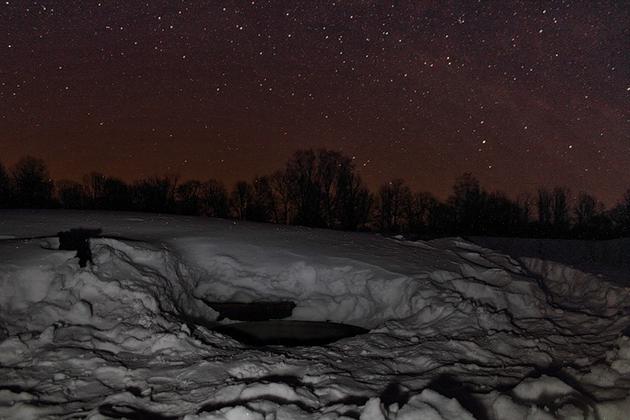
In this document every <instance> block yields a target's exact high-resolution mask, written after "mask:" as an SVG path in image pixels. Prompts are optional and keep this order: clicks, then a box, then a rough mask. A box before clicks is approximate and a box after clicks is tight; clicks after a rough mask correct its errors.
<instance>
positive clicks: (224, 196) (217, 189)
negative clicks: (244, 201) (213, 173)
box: [201, 179, 230, 218]
mask: <svg viewBox="0 0 630 420" xmlns="http://www.w3.org/2000/svg"><path fill="white" fill-rule="evenodd" d="M201 206H202V207H201V208H202V212H203V214H205V215H206V216H210V217H223V218H226V217H229V216H230V206H229V202H228V193H227V190H226V189H225V186H224V185H223V184H222V183H221V182H219V181H217V180H214V179H210V180H208V181H207V182H205V183H204V184H203V188H202V193H201Z"/></svg>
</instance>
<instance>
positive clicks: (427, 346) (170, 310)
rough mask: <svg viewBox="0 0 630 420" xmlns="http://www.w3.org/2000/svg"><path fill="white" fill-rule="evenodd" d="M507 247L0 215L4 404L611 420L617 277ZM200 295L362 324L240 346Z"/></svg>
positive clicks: (624, 342)
mask: <svg viewBox="0 0 630 420" xmlns="http://www.w3.org/2000/svg"><path fill="white" fill-rule="evenodd" d="M77 227H85V228H102V229H103V234H104V236H105V237H104V238H97V239H92V240H91V249H92V254H93V260H94V264H93V265H88V266H87V267H85V268H80V267H79V265H78V263H77V259H76V258H74V257H75V254H76V252H74V251H59V250H57V248H58V240H57V238H56V234H57V232H59V231H63V230H68V229H71V228H77ZM34 237H38V239H28V238H34ZM515 241H518V240H515ZM486 246H491V245H486ZM593 246H595V245H593ZM607 246H609V245H607ZM493 248H497V249H501V248H500V247H498V246H497V247H495V246H493ZM613 248H614V245H613ZM512 255H515V254H514V253H513V254H512ZM518 257H519V258H518V259H515V258H512V257H509V256H507V255H505V254H502V253H501V252H499V251H492V250H490V249H487V248H482V247H481V246H479V245H475V244H473V243H470V242H467V241H464V240H462V239H458V238H452V239H441V240H435V241H430V242H404V241H398V240H394V239H388V238H383V237H381V236H379V235H374V234H359V233H344V232H334V231H325V230H317V229H308V228H299V227H285V226H277V225H259V224H252V223H234V222H231V221H227V220H216V219H205V218H192V217H182V216H164V215H147V214H134V213H98V212H70V211H0V287H1V289H0V290H2V293H1V294H0V340H1V342H0V375H1V378H2V379H0V417H3V418H4V417H9V418H29V417H32V418H37V417H42V416H52V417H55V416H59V417H63V416H78V417H91V418H115V417H119V418H120V417H133V416H135V417H136V418H138V417H142V416H148V415H160V416H164V417H165V418H171V417H172V418H180V417H184V416H186V418H189V419H193V418H207V419H235V418H251V419H257V418H260V419H264V418H274V417H265V416H266V415H267V416H269V415H271V414H272V413H273V414H274V415H275V416H276V417H275V418H277V419H319V418H326V419H338V418H339V419H340V418H359V416H360V418H361V419H418V418H424V417H423V416H426V418H438V419H439V418H445V419H446V418H474V417H476V418H488V419H494V418H497V419H499V418H501V419H503V418H506V419H519V418H522V419H525V418H571V419H580V418H606V419H616V418H618V419H623V418H626V417H625V411H624V410H628V409H630V398H629V390H630V342H629V340H628V338H627V337H625V336H624V335H623V332H624V331H627V329H628V327H630V301H629V300H628V294H629V293H630V288H628V287H624V286H623V285H624V284H627V283H624V282H623V281H620V278H622V277H623V275H622V274H623V272H622V271H620V270H619V268H618V267H617V268H615V279H614V280H615V281H614V282H613V281H609V280H611V279H608V278H607V277H606V275H605V272H603V274H602V272H598V273H590V272H588V271H584V270H586V268H585V267H577V266H574V267H571V266H569V265H565V264H563V263H562V262H557V261H551V260H545V259H541V258H538V256H536V255H533V256H532V255H523V256H521V255H518ZM204 301H206V302H207V301H238V302H252V301H292V302H295V304H296V307H295V309H294V310H293V313H292V315H291V318H290V319H292V320H306V321H334V322H341V323H347V324H351V325H356V326H360V327H364V328H366V329H368V330H370V332H369V333H368V334H364V335H359V336H356V337H352V338H347V339H343V340H340V341H338V342H336V343H333V344H330V345H328V346H314V347H290V348H289V347H280V346H269V347H258V348H255V347H248V346H245V345H243V344H241V343H239V342H237V341H235V340H233V339H232V338H230V337H226V336H224V335H221V334H219V333H217V332H215V331H212V330H209V329H208V328H209V327H210V326H212V325H213V324H215V323H216V322H217V317H218V313H217V312H215V311H214V310H213V309H212V308H210V307H209V306H208V305H207V304H206V303H205V302H204ZM227 322H230V321H227ZM207 327H208V328H207ZM453 398H454V399H453ZM245 416H249V417H245ZM344 416H345V417H344ZM431 416H433V417H431ZM528 416H529V417H528Z"/></svg>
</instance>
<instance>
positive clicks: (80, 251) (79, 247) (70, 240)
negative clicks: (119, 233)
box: [57, 228, 102, 267]
mask: <svg viewBox="0 0 630 420" xmlns="http://www.w3.org/2000/svg"><path fill="white" fill-rule="evenodd" d="M101 232H102V230H101V229H83V228H79V229H70V230H68V231H65V232H59V233H57V236H58V237H59V249H61V250H66V251H77V258H78V259H79V265H80V266H81V267H85V266H86V264H87V263H88V261H89V262H90V263H91V264H93V261H92V251H91V250H90V238H94V237H97V236H99V235H100V234H101Z"/></svg>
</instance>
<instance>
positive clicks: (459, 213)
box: [448, 172, 486, 234]
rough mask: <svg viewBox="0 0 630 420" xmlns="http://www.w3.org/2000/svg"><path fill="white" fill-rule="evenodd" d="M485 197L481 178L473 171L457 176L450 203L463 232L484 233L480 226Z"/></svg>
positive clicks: (458, 225)
mask: <svg viewBox="0 0 630 420" xmlns="http://www.w3.org/2000/svg"><path fill="white" fill-rule="evenodd" d="M485 198H486V197H485V193H484V192H483V191H482V190H481V187H480V185H479V180H477V178H475V177H474V176H473V175H472V174H471V173H469V172H467V173H464V174H463V175H462V176H460V177H459V178H457V180H456V181H455V185H453V194H452V195H451V196H450V197H449V199H448V203H449V204H450V205H451V206H452V207H453V210H454V212H455V220H456V223H457V227H458V228H459V231H460V232H461V233H463V234H472V233H482V232H481V229H480V227H481V225H482V215H483V209H484V205H485V202H484V201H485Z"/></svg>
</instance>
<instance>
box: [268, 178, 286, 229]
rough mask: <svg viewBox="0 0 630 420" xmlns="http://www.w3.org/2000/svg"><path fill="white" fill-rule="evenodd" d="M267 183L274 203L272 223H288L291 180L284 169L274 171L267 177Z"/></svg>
mask: <svg viewBox="0 0 630 420" xmlns="http://www.w3.org/2000/svg"><path fill="white" fill-rule="evenodd" d="M269 184H270V186H271V191H272V194H273V197H274V203H275V206H274V208H273V221H274V223H281V224H285V225H288V224H289V223H290V221H291V213H290V209H291V192H290V190H291V181H290V180H289V177H288V176H287V173H286V171H283V170H280V171H276V172H274V173H273V174H272V175H271V177H270V179H269Z"/></svg>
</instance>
